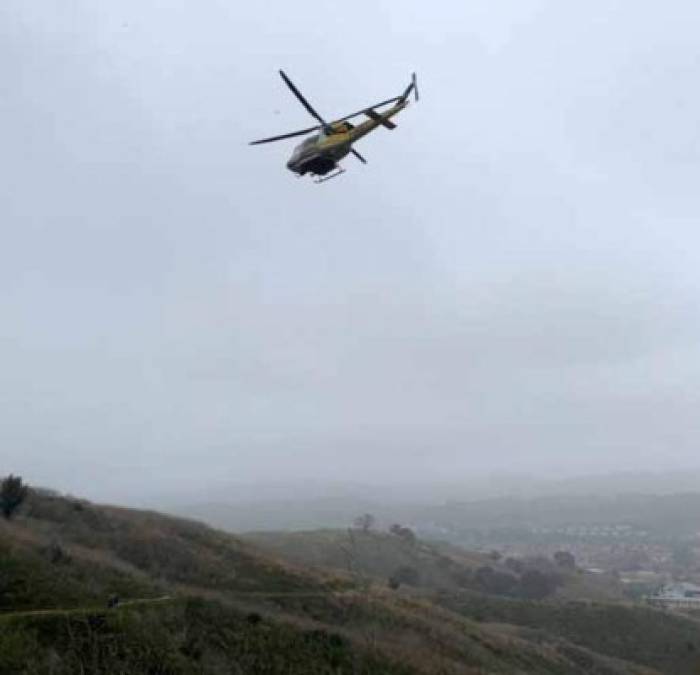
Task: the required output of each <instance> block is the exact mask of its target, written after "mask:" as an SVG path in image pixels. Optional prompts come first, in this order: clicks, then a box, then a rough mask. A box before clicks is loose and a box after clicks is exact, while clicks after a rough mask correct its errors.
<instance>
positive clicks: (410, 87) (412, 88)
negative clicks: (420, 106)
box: [399, 73, 419, 101]
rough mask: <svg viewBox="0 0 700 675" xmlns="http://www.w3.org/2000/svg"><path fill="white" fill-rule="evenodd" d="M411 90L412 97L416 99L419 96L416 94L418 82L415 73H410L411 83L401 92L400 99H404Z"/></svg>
mask: <svg viewBox="0 0 700 675" xmlns="http://www.w3.org/2000/svg"><path fill="white" fill-rule="evenodd" d="M411 92H413V99H414V100H415V101H418V99H419V96H418V82H417V80H416V74H415V73H412V75H411V83H410V84H409V85H408V87H406V89H405V90H404V92H403V94H401V96H400V97H399V98H400V100H401V101H405V100H406V99H407V98H408V97H409V95H410V94H411Z"/></svg>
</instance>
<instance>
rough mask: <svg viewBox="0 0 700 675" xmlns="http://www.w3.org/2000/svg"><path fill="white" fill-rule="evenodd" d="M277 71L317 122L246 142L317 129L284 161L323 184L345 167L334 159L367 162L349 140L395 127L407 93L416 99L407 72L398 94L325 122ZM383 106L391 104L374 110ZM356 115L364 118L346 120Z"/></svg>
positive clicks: (413, 79)
mask: <svg viewBox="0 0 700 675" xmlns="http://www.w3.org/2000/svg"><path fill="white" fill-rule="evenodd" d="M279 74H280V76H281V77H282V79H283V80H284V83H285V84H286V85H287V86H288V87H289V89H290V90H291V91H292V93H293V94H294V95H295V96H296V97H297V99H299V102H300V103H301V104H302V105H303V106H304V108H306V111H307V112H308V113H309V114H310V115H311V116H312V117H313V118H314V119H315V120H317V121H318V124H317V125H315V126H313V127H309V128H308V129H301V130H300V131H292V132H290V133H287V134H281V135H280V136H272V137H270V138H262V139H260V140H258V141H251V142H250V145H260V144H262V143H273V142H275V141H282V140H284V139H287V138H294V137H296V136H305V135H307V134H311V133H312V132H317V133H314V134H313V135H312V136H309V137H308V138H306V139H304V140H303V141H302V142H301V143H300V144H299V145H297V146H296V147H295V148H294V151H293V152H292V156H291V157H290V159H289V161H288V162H287V168H288V169H289V170H290V171H292V172H294V173H295V174H297V177H301V176H304V175H305V174H307V173H308V174H310V175H311V176H316V177H317V178H316V180H315V181H314V182H315V183H323V182H324V181H327V180H330V179H331V178H336V177H337V176H340V175H341V174H343V173H345V169H343V168H342V167H341V166H340V164H338V162H339V161H340V160H341V159H343V157H345V156H346V155H348V154H353V155H354V156H355V157H356V158H357V159H358V160H360V161H361V162H362V163H363V164H367V160H366V159H365V158H364V157H363V156H362V155H361V154H360V153H359V152H358V151H357V150H355V148H353V147H352V146H353V143H355V142H356V141H358V140H359V139H360V138H362V137H363V136H366V135H367V134H368V133H370V131H374V130H375V129H376V128H378V127H380V126H383V127H385V128H386V129H395V128H396V124H395V123H394V122H392V121H391V118H392V117H394V115H397V114H398V113H400V112H401V111H402V110H403V109H404V108H405V107H406V106H407V105H408V97H409V95H410V94H411V92H413V96H414V99H415V100H416V101H418V85H417V82H416V74H415V73H413V74H412V75H411V82H410V84H409V85H408V86H407V87H406V89H405V90H404V91H403V93H402V94H400V95H399V96H393V97H392V98H388V99H387V100H386V101H381V102H380V103H376V104H375V105H372V106H369V107H367V108H363V109H362V110H358V111H357V112H354V113H352V114H350V115H345V117H341V118H340V119H337V120H335V121H333V122H330V123H328V122H326V121H325V120H324V119H323V117H321V115H319V114H318V112H316V110H314V108H313V107H312V106H311V104H310V103H309V102H308V101H307V100H306V98H304V96H303V94H302V93H301V92H300V91H299V90H298V89H297V87H296V86H295V85H294V83H293V82H292V81H291V80H290V79H289V77H287V74H286V73H285V72H284V71H283V70H280V71H279ZM385 105H391V107H390V108H387V109H386V110H384V111H381V112H380V111H377V110H376V108H381V107H383V106H385ZM360 115H364V116H365V117H367V118H368V119H366V120H364V121H363V122H361V123H359V124H357V125H355V124H353V123H352V122H350V120H351V119H354V118H355V117H359V116H360ZM331 172H334V173H331Z"/></svg>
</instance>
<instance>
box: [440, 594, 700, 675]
mask: <svg viewBox="0 0 700 675" xmlns="http://www.w3.org/2000/svg"><path fill="white" fill-rule="evenodd" d="M439 602H440V603H441V604H443V605H444V606H445V607H448V608H450V609H452V610H454V611H457V612H459V613H460V614H462V615H464V616H468V617H470V618H472V619H474V620H477V621H480V622H487V623H505V624H510V625H514V626H520V627H523V628H526V629H528V630H527V631H524V632H523V631H520V632H519V635H521V636H523V637H526V638H528V639H538V636H540V637H542V636H545V637H546V639H551V636H552V635H555V636H558V637H561V638H564V639H566V640H569V641H571V642H573V643H575V644H578V645H581V646H584V647H586V648H588V649H590V650H592V651H595V652H597V653H599V654H606V655H609V656H613V657H616V658H619V659H624V660H627V661H631V662H636V663H639V664H643V665H646V666H649V667H651V668H656V669H658V670H660V671H661V672H664V673H669V674H673V675H683V674H684V673H688V675H691V674H693V675H695V674H696V673H698V672H699V671H700V622H698V621H696V620H695V619H692V618H690V617H688V616H683V615H678V614H669V613H664V612H660V611H658V610H655V609H651V608H648V607H644V606H633V605H622V604H610V603H586V602H567V603H562V602H531V601H530V602H524V601H518V600H511V599H505V598H495V597H487V596H483V595H478V594H474V593H461V594H459V595H454V594H452V595H450V596H447V595H441V596H440V598H439Z"/></svg>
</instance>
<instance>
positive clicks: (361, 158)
mask: <svg viewBox="0 0 700 675" xmlns="http://www.w3.org/2000/svg"><path fill="white" fill-rule="evenodd" d="M350 152H352V154H353V155H355V157H357V159H359V160H360V161H361V162H362V163H363V164H367V160H366V159H365V158H364V157H363V156H362V155H361V154H360V153H359V152H357V150H355V148H350Z"/></svg>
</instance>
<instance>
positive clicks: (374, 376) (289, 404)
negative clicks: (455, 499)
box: [0, 0, 700, 500]
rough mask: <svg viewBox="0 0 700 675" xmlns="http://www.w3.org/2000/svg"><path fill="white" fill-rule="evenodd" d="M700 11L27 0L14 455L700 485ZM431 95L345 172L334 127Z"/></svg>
mask: <svg viewBox="0 0 700 675" xmlns="http://www.w3.org/2000/svg"><path fill="white" fill-rule="evenodd" d="M699 34H700V6H698V4H697V3H696V2H690V1H687V2H684V1H680V0H676V1H674V2H669V3H665V4H663V6H662V5H661V4H660V3H658V2H650V1H648V2H644V1H642V2H640V1H638V0H636V1H632V0H628V1H618V2H613V1H611V0H606V1H605V2H601V1H598V2H593V3H586V4H583V3H571V2H568V3H562V2H554V1H550V2H546V1H530V0H512V1H506V0H500V1H496V2H494V1H493V0H490V1H488V2H486V1H485V0H483V1H482V0H479V1H473V2H468V3H465V2H456V1H452V2H442V3H425V2H418V1H410V2H404V3H398V4H397V3H395V2H391V3H390V2H383V1H380V2H377V1H375V2H357V3H350V4H344V5H332V6H331V5H325V4H321V5H319V4H318V3H310V2H302V1H298V2H294V3H289V2H270V3H239V2H223V1H218V0H217V1H214V0H203V1H200V2H196V3H195V2H179V3H172V2H168V3H165V2H157V1H154V0H146V1H144V0H140V1H139V2H136V1H135V0H125V1H124V2H120V3H106V2H98V3H95V2H88V1H87V0H75V1H73V2H65V3H60V5H59V4H55V3H50V2H41V1H37V2H32V3H26V2H21V1H20V0H6V1H5V2H4V3H2V7H0V81H2V82H3V85H4V86H3V94H2V97H0V143H1V147H2V160H0V194H1V198H0V230H1V237H0V317H1V319H0V373H1V374H2V389H1V397H2V398H1V402H0V458H1V464H2V468H3V469H4V470H6V471H8V472H9V471H13V472H14V473H20V474H22V475H24V476H25V477H26V478H27V479H28V480H29V481H30V482H33V483H39V484H45V485H50V486H52V487H55V488H57V489H61V490H66V491H71V492H74V493H77V494H80V495H85V496H88V497H93V498H98V499H102V500H104V499H114V500H135V499H139V498H142V497H143V496H144V495H146V494H150V493H165V492H168V493H176V492H178V491H183V492H185V491H188V492H189V493H196V492H197V491H202V492H206V490H208V489H210V487H211V486H212V485H215V484H216V485H225V484H229V483H247V484H262V483H265V482H279V481H297V482H299V481H307V480H308V481H317V482H319V481H320V482H324V481H333V482H342V481H352V482H359V483H364V482H371V483H387V484H401V483H405V484H417V483H419V482H429V481H445V480H449V481H451V482H459V481H460V480H465V481H467V480H473V479H474V477H475V476H479V475H484V474H487V473H489V472H498V471H509V472H528V473H536V474H540V475H546V476H572V475H576V474H578V473H586V472H605V471H619V470H630V469H634V470H659V469H663V470H673V469H683V468H686V467H698V466H699V465H700V462H698V460H697V448H698V444H699V441H700V423H699V422H698V419H699V418H698V413H697V411H698V408H699V404H700V396H699V394H698V392H699V391H700V389H699V386H698V385H699V384H700V351H699V345H700V302H699V300H700V264H699V263H700V261H699V260H698V258H699V257H700V254H699V253H698V251H700V246H699V244H700V237H699V235H698V230H697V228H698V222H699V217H700V192H699V191H698V177H699V173H698V170H699V169H700V131H699V128H700V127H699V126H698V119H699V117H700V95H699V94H698V88H697V83H698V81H699V79H700V42H699V41H698V35H699ZM280 67H282V68H284V69H285V70H286V71H287V72H288V73H289V74H290V76H291V77H292V78H293V79H294V80H295V82H296V83H297V85H298V86H299V87H300V89H301V90H302V91H303V92H304V93H305V94H306V95H307V97H308V98H309V99H310V100H311V101H312V103H313V104H314V105H315V106H317V108H318V109H319V111H320V112H321V113H322V114H324V115H326V116H328V117H331V118H332V117H333V116H339V115H343V114H346V113H348V112H350V111H353V110H356V109H359V108H361V107H362V106H363V105H367V104H371V103H372V102H374V101H378V100H382V99H384V98H387V97H388V96H391V95H393V94H398V93H400V91H401V90H402V89H403V88H404V87H405V86H406V84H408V78H409V76H410V73H411V71H413V70H416V71H417V72H418V77H419V86H420V90H421V101H420V102H419V103H418V104H417V105H411V106H410V107H409V109H408V110H406V111H405V112H404V113H402V114H401V115H400V116H399V117H398V118H397V120H396V121H397V123H398V129H396V130H395V131H393V132H389V131H386V130H384V129H380V130H378V131H376V132H375V133H374V134H372V135H371V136H369V137H368V138H367V139H365V140H363V141H361V142H360V143H359V144H358V149H359V150H360V151H361V152H362V153H363V155H365V156H366V157H367V158H368V160H369V164H368V165H367V166H362V165H361V164H359V163H358V162H356V161H355V160H354V159H353V158H352V157H350V158H348V159H346V160H345V161H344V166H345V168H346V169H348V172H347V173H346V174H345V175H344V176H342V177H341V178H340V179H338V180H335V181H332V182H330V183H327V184H325V185H321V186H316V185H313V184H312V183H311V182H310V181H307V180H297V179H295V178H294V176H293V175H292V174H291V173H290V172H288V171H287V170H286V169H285V168H284V164H285V162H286V160H287V158H288V156H289V154H290V153H291V150H292V147H293V142H284V143H278V144H272V145H268V146H263V147H256V148H251V147H248V146H247V142H248V141H249V140H252V139H255V138H260V137H263V136H268V135H273V134H276V133H283V132H286V131H290V130H293V129H296V128H303V127H305V126H309V125H310V119H309V118H308V116H307V115H306V113H305V111H304V110H303V108H302V107H301V106H300V105H299V104H298V102H297V101H295V100H294V99H293V97H292V96H291V95H290V93H289V92H288V91H287V90H286V88H285V87H284V85H283V83H282V82H281V80H280V79H279V77H278V76H277V69H278V68H280Z"/></svg>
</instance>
